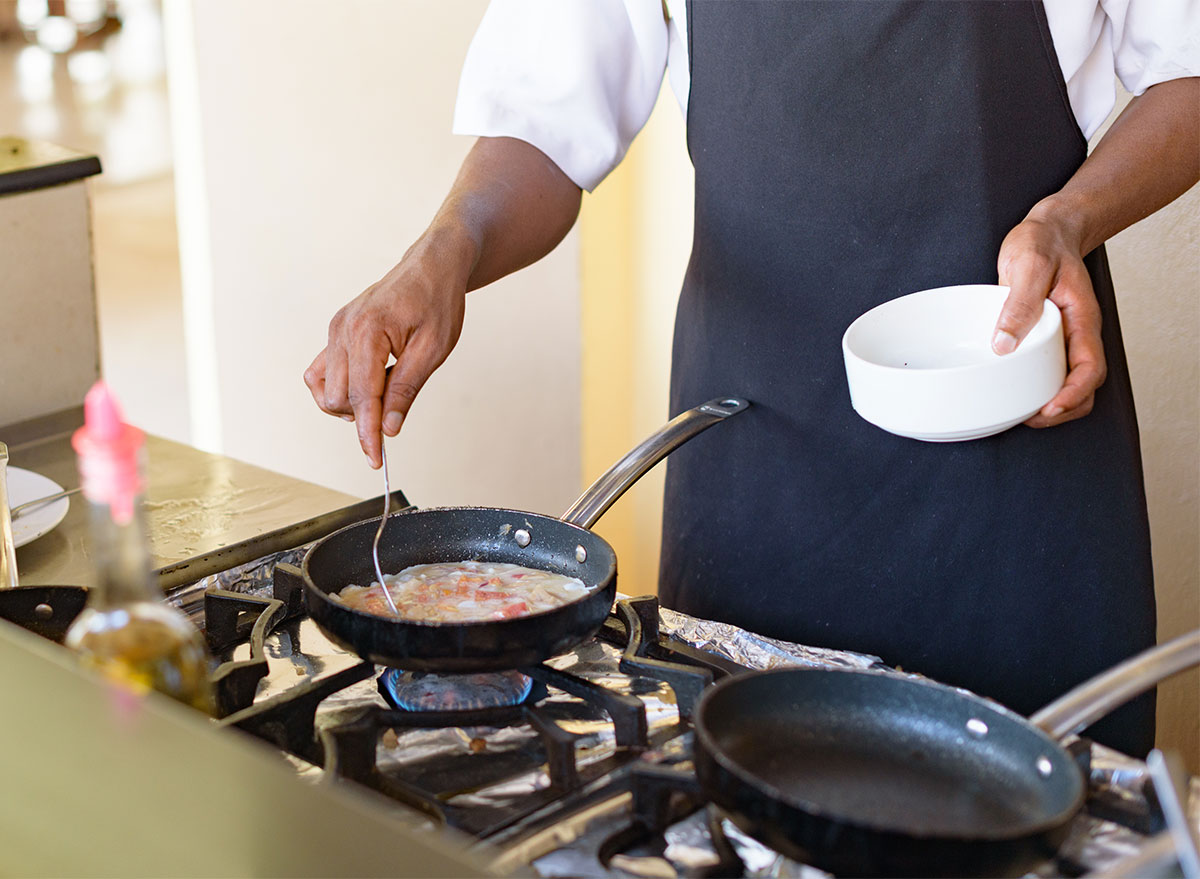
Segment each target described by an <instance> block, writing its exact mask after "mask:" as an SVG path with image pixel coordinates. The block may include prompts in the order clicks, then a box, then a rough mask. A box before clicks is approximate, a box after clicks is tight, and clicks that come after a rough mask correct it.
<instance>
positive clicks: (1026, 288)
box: [992, 227, 1055, 354]
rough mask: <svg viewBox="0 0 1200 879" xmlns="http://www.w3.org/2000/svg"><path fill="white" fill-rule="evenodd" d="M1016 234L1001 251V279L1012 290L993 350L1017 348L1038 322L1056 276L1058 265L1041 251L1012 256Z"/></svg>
mask: <svg viewBox="0 0 1200 879" xmlns="http://www.w3.org/2000/svg"><path fill="white" fill-rule="evenodd" d="M1018 228H1019V227H1018ZM1016 231H1017V230H1014V234H1015V233H1016ZM1012 238H1013V235H1010V236H1009V238H1007V239H1005V242H1004V246H1003V247H1002V248H1001V251H1000V252H1001V260H1000V265H999V269H1000V283H1001V284H1007V285H1008V287H1009V293H1008V298H1007V299H1005V300H1004V305H1003V307H1002V308H1001V309H1000V317H999V318H998V319H997V321H996V328H995V330H994V331H993V333H992V350H993V351H995V352H996V353H997V354H1011V353H1012V352H1013V351H1015V350H1017V346H1018V345H1019V344H1021V341H1022V340H1023V339H1024V338H1025V337H1026V336H1027V335H1029V331H1030V330H1032V329H1033V328H1034V326H1036V325H1037V322H1038V320H1039V319H1041V316H1042V311H1043V308H1044V306H1043V303H1044V302H1045V301H1046V298H1047V297H1048V296H1049V295H1050V290H1051V288H1052V287H1053V284H1054V280H1055V266H1054V265H1053V264H1052V262H1051V261H1050V260H1049V259H1047V258H1045V257H1044V256H1042V255H1041V254H1039V253H1037V252H1030V251H1025V252H1021V253H1019V254H1018V255H1016V256H1011V255H1010V251H1011V249H1012V246H1013V245H1011V244H1010V241H1011V240H1012ZM1006 257H1008V258H1007V259H1006Z"/></svg>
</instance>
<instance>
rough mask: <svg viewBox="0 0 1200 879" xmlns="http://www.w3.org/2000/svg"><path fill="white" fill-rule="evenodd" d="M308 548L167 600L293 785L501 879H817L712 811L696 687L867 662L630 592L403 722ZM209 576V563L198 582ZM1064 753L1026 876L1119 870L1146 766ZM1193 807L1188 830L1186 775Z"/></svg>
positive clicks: (1156, 827)
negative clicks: (330, 793)
mask: <svg viewBox="0 0 1200 879" xmlns="http://www.w3.org/2000/svg"><path fill="white" fill-rule="evenodd" d="M255 546H256V548H257V549H259V550H265V549H267V547H266V546H265V545H264V544H262V543H257V544H255ZM306 549H307V547H306V546H302V547H296V548H291V549H286V550H282V551H272V552H266V553H265V554H264V555H263V556H261V557H259V558H257V559H254V560H252V561H251V562H249V563H245V564H241V565H238V566H237V567H233V568H230V569H226V570H220V571H217V572H216V573H213V574H210V575H209V576H206V577H203V578H201V579H200V580H198V581H196V582H192V583H189V584H187V585H184V586H182V587H179V588H176V589H174V590H172V591H171V592H170V593H169V596H168V597H169V599H170V600H172V601H173V602H174V603H176V604H178V605H179V606H180V607H182V608H183V609H184V610H185V611H187V612H188V613H189V616H191V617H192V618H193V620H194V621H195V622H196V623H197V625H199V626H200V627H201V628H203V629H204V631H205V634H206V637H207V639H208V641H209V644H210V647H211V648H212V650H213V653H214V656H215V657H217V658H218V660H219V665H218V666H217V667H216V668H215V670H214V673H213V681H214V685H215V688H216V691H217V701H218V705H219V714H220V719H219V720H218V721H217V723H218V724H219V725H220V726H221V727H225V728H229V729H236V730H239V731H241V732H242V733H245V734H248V735H251V736H254V737H256V738H257V739H260V740H263V741H265V742H267V743H269V744H270V745H271V746H272V747H273V748H275V749H277V750H278V751H279V752H281V753H282V754H283V755H284V758H285V759H286V760H287V761H288V762H289V763H290V764H291V766H292V767H293V769H294V771H295V773H296V774H298V775H299V776H300V777H302V778H304V779H307V780H311V781H312V782H314V783H323V782H326V781H329V780H336V782H337V783H341V784H344V785H351V786H355V787H366V788H369V789H371V790H372V791H374V792H376V793H378V794H382V795H383V796H385V797H387V798H388V799H389V800H391V801H392V802H393V803H395V804H396V805H397V808H396V809H395V811H396V813H397V815H399V816H401V818H400V820H403V821H405V822H407V823H410V824H413V825H425V826H427V827H429V828H431V829H436V828H442V829H444V828H450V829H451V833H452V835H454V836H455V838H457V839H459V840H460V841H461V843H462V845H464V846H466V847H468V848H472V849H474V850H475V851H476V852H478V853H481V854H483V855H484V856H485V858H486V860H487V862H488V863H490V864H491V865H492V867H493V868H494V869H496V870H497V871H498V872H501V873H509V872H522V873H529V872H532V873H534V874H536V875H541V876H545V877H557V876H597V877H599V876H628V875H635V876H655V877H665V876H682V875H721V876H730V875H733V876H737V875H756V876H757V875H770V876H809V877H815V876H822V875H825V874H823V873H821V872H819V871H817V870H815V869H813V868H810V867H807V866H804V865H801V864H796V863H794V862H791V861H789V860H787V859H786V858H784V857H782V856H781V855H778V854H776V853H775V852H773V851H771V850H770V849H768V848H766V847H765V846H763V845H761V844H760V843H758V842H756V841H755V840H753V839H751V838H749V837H747V836H745V835H744V834H742V833H741V832H740V831H739V830H738V829H737V828H736V827H735V826H733V824H732V823H731V822H730V821H728V820H727V819H726V818H725V817H724V816H723V815H722V814H721V813H720V811H719V810H718V809H717V808H716V807H715V806H713V805H711V804H707V803H705V802H704V799H703V797H702V795H701V792H700V788H699V785H698V783H697V781H696V778H695V774H694V772H693V769H692V762H691V758H692V729H691V726H690V722H689V718H690V716H691V712H692V710H693V708H694V706H695V704H696V701H697V699H698V698H699V696H700V694H701V693H702V691H703V690H704V688H705V687H707V686H709V685H710V684H712V683H713V682H714V681H716V680H719V679H720V678H722V677H724V676H726V675H730V674H736V673H738V672H741V671H745V670H747V669H757V668H771V667H779V666H787V665H811V666H821V667H830V668H874V669H877V670H880V671H881V672H884V673H887V672H888V670H887V669H884V668H883V667H882V665H881V664H880V663H879V661H878V660H877V659H876V658H874V657H870V656H864V655H861V654H854V653H847V652H839V651H829V650H821V649H815V648H809V647H805V646H803V645H796V644H788V643H785V642H780V641H774V640H771V639H767V638H762V637H759V636H756V635H754V634H753V633H750V632H746V631H744V630H741V629H737V628H735V627H732V626H728V625H723V624H719V623H715V622H711V621H707V620H699V619H696V618H693V617H688V616H686V615H683V614H678V613H675V612H672V611H670V610H668V609H665V608H660V607H659V606H658V602H657V600H656V599H654V598H652V597H651V598H621V599H620V600H619V601H618V602H617V603H616V605H615V606H614V608H613V612H612V614H611V615H610V616H609V618H608V620H607V621H606V622H605V623H604V625H603V626H602V628H601V630H600V631H599V633H598V634H597V635H596V636H595V637H594V638H593V639H591V640H589V641H587V642H585V643H583V644H581V645H579V646H578V647H576V648H575V649H573V650H571V651H570V652H568V653H565V654H563V655H560V656H557V657H554V658H553V659H551V660H549V661H547V662H545V663H543V664H541V665H539V666H536V667H533V668H527V669H521V670H520V671H521V673H522V674H523V675H524V676H525V677H526V678H527V679H528V681H527V684H528V692H527V693H525V694H523V695H519V696H518V698H519V701H517V702H516V704H509V705H498V706H493V707H482V708H479V707H476V708H460V709H455V708H445V707H443V706H437V707H438V710H433V711H415V710H409V709H406V708H404V707H403V705H404V703H403V702H402V701H401V700H400V699H399V698H398V696H397V693H396V687H395V684H396V683H397V680H398V678H399V677H400V675H399V673H397V672H396V671H395V670H388V669H381V668H378V667H376V666H375V665H374V664H372V663H370V662H365V661H363V660H361V659H360V658H359V657H357V656H354V655H352V654H348V653H347V652H346V651H344V650H343V649H341V648H340V647H338V646H336V645H335V644H333V643H332V642H331V641H330V640H329V639H328V638H326V637H325V635H324V634H323V633H322V632H321V630H320V629H319V628H318V627H317V626H316V624H315V623H314V622H313V621H312V620H310V619H309V618H308V617H307V614H306V612H305V607H304V589H303V581H302V578H301V574H300V571H299V569H298V567H297V566H298V564H299V562H300V561H301V559H302V558H303V554H304V552H305V551H306ZM235 555H236V554H235ZM245 555H246V550H245V548H243V551H242V552H241V556H242V557H245ZM222 557H224V558H228V557H230V552H229V548H225V549H223V550H222ZM213 567H215V566H214V565H211V564H208V563H206V562H205V561H203V560H201V561H200V562H199V563H198V564H196V565H193V566H192V569H193V570H205V569H212V568H213ZM24 612H26V613H28V614H29V619H28V620H22V619H21V618H20V616H19V615H16V616H14V613H13V612H7V613H6V614H5V615H6V616H8V617H9V618H10V619H13V620H14V621H15V622H18V623H20V624H23V625H27V627H29V628H32V629H34V630H38V628H39V626H41V625H42V624H43V623H44V620H39V618H38V613H37V611H36V609H35V608H32V607H31V608H29V609H28V610H27V611H24ZM43 633H45V634H48V633H46V632H43ZM1070 747H1071V751H1072V753H1073V754H1075V755H1076V757H1077V759H1078V760H1079V761H1080V763H1081V765H1082V766H1083V767H1084V769H1085V771H1086V773H1087V775H1088V777H1089V778H1090V781H1091V785H1090V788H1091V789H1090V796H1089V801H1088V804H1087V808H1086V809H1085V810H1084V811H1083V812H1082V813H1081V814H1080V815H1079V816H1077V818H1076V819H1075V821H1074V824H1073V826H1072V831H1071V836H1070V838H1069V839H1068V840H1067V842H1066V843H1065V844H1064V845H1063V847H1062V848H1061V849H1060V851H1059V853H1058V855H1057V857H1056V858H1054V859H1052V860H1049V861H1047V862H1046V863H1045V864H1043V865H1041V866H1040V867H1039V868H1038V869H1037V870H1036V871H1035V872H1034V873H1033V874H1032V875H1036V876H1081V875H1089V874H1100V873H1108V872H1111V871H1117V870H1119V869H1120V867H1121V865H1122V864H1128V863H1131V862H1132V861H1133V860H1135V859H1137V858H1139V857H1144V856H1145V855H1146V854H1147V853H1148V852H1149V851H1150V850H1151V849H1152V847H1153V846H1154V845H1155V844H1157V843H1158V842H1160V841H1161V839H1162V831H1163V826H1164V825H1163V819H1162V816H1161V813H1160V812H1159V810H1158V808H1157V805H1156V802H1155V800H1154V798H1153V793H1152V788H1151V787H1150V784H1149V781H1148V773H1147V771H1146V768H1145V765H1144V764H1143V763H1141V762H1139V761H1136V760H1133V759H1131V758H1129V757H1126V756H1124V755H1121V754H1118V753H1116V752H1114V751H1111V750H1109V749H1106V748H1104V747H1102V746H1099V745H1095V744H1093V743H1090V742H1088V741H1086V740H1084V739H1078V740H1075V741H1074V742H1073V743H1072V744H1071V746H1070ZM1191 807H1192V808H1191V816H1192V818H1193V820H1195V819H1196V817H1197V815H1198V814H1200V788H1198V786H1197V785H1196V784H1195V782H1193V789H1192V797H1191Z"/></svg>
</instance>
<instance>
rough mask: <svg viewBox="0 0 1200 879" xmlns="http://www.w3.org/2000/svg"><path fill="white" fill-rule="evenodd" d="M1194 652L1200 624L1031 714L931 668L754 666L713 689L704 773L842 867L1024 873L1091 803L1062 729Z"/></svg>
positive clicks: (784, 845) (794, 849)
mask: <svg viewBox="0 0 1200 879" xmlns="http://www.w3.org/2000/svg"><path fill="white" fill-rule="evenodd" d="M1197 664H1200V630H1197V631H1196V632H1192V633H1191V634H1190V635H1186V636H1183V637H1181V638H1178V639H1176V640H1175V641H1172V642H1170V643H1168V644H1164V645H1162V646H1161V647H1157V648H1154V649H1152V650H1149V651H1146V652H1145V653H1143V654H1141V655H1140V656H1138V657H1135V658H1134V659H1132V660H1129V661H1128V662H1125V663H1122V664H1121V665H1119V666H1117V667H1116V668H1114V669H1112V670H1110V671H1108V672H1106V673H1104V674H1102V675H1100V676H1099V677H1097V678H1094V679H1093V680H1092V681H1090V682H1088V683H1086V684H1083V685H1081V686H1080V687H1077V688H1076V689H1074V690H1072V691H1071V692H1070V693H1068V694H1066V695H1065V696H1063V697H1062V698H1060V699H1059V700H1057V701H1056V702H1054V703H1053V704H1052V705H1049V706H1047V707H1046V708H1044V709H1042V710H1041V711H1040V712H1038V713H1037V714H1035V715H1034V716H1033V718H1032V719H1030V720H1026V719H1025V718H1023V717H1021V716H1020V715H1018V714H1016V713H1014V712H1011V711H1008V710H1007V709H1005V708H1003V707H1001V706H1000V705H998V704H997V703H995V702H991V701H989V700H986V699H982V698H980V697H978V696H974V695H972V694H970V693H967V692H966V691H963V690H958V689H955V688H953V687H948V686H946V685H943V684H937V683H934V682H932V681H928V680H924V679H917V678H911V677H900V676H896V675H887V674H883V673H880V672H870V671H844V670H825V669H812V668H787V669H779V670H773V671H765V672H752V673H750V674H746V675H740V676H736V677H732V678H726V679H725V680H724V681H722V682H720V683H719V684H717V685H716V686H714V687H711V688H710V689H708V690H707V691H706V692H705V694H704V695H703V697H702V698H701V700H700V703H699V705H698V706H697V709H696V712H695V717H694V722H695V726H696V771H697V775H698V776H699V778H700V783H701V786H702V787H703V789H704V792H705V794H706V795H707V796H708V797H710V798H711V799H712V800H713V802H715V803H716V804H717V805H718V806H721V807H722V808H723V809H724V810H725V811H726V812H728V813H729V816H730V817H731V818H732V819H733V820H734V822H735V823H736V824H738V826H740V827H741V828H742V829H743V830H745V831H746V832H747V833H749V834H750V835H752V836H754V837H756V838H758V839H760V840H761V841H762V842H764V843H766V844H767V845H769V846H771V847H772V848H774V849H776V850H777V851H780V852H782V853H783V854H785V855H787V856H789V857H791V858H794V859H795V860H798V861H801V862H802V863H805V864H810V865H812V866H815V867H819V868H821V869H823V870H828V871H830V872H832V873H834V874H836V875H839V876H970V875H984V876H1006V875H1020V874H1021V873H1024V872H1025V871H1027V870H1028V869H1029V868H1030V867H1031V866H1032V865H1033V864H1035V863H1036V862H1038V861H1039V860H1044V859H1045V858H1046V857H1048V856H1049V855H1052V854H1053V853H1054V852H1055V851H1056V850H1057V849H1058V847H1059V846H1060V845H1061V843H1062V842H1063V840H1064V839H1065V837H1066V835H1067V832H1068V830H1069V822H1070V820H1071V819H1072V818H1073V817H1074V816H1075V814H1076V812H1077V811H1078V810H1079V809H1080V808H1081V806H1082V805H1083V801H1084V797H1085V794H1086V780H1085V779H1084V778H1083V774H1082V772H1081V771H1080V769H1079V767H1078V765H1077V764H1076V763H1075V762H1074V760H1073V759H1072V758H1071V756H1070V754H1069V753H1068V752H1067V751H1066V750H1065V749H1064V748H1063V747H1062V745H1060V744H1059V742H1058V739H1061V738H1064V737H1066V736H1067V735H1070V734H1071V733H1073V732H1077V731H1078V730H1080V729H1082V728H1084V727H1085V726H1088V725H1090V724H1091V723H1093V722H1095V721H1096V720H1098V719H1099V718H1100V717H1102V716H1104V715H1105V714H1107V713H1108V712H1109V711H1111V710H1112V709H1113V708H1115V707H1117V706H1118V705H1120V704H1122V703H1124V702H1125V701H1127V700H1128V699H1130V698H1132V697H1133V696H1136V695H1138V694H1139V693H1141V692H1144V691H1145V690H1147V689H1149V688H1150V687H1152V686H1153V685H1154V684H1156V683H1157V682H1158V681H1160V680H1162V679H1164V678H1166V677H1169V676H1170V675H1171V674H1174V673H1176V672H1178V671H1182V670H1183V669H1185V668H1188V667H1190V666H1193V665H1197Z"/></svg>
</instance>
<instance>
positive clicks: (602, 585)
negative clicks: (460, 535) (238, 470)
mask: <svg viewBox="0 0 1200 879" xmlns="http://www.w3.org/2000/svg"><path fill="white" fill-rule="evenodd" d="M469 512H488V513H506V514H510V515H513V516H532V517H534V518H535V519H540V520H543V521H547V522H553V523H555V524H556V525H562V526H565V527H567V528H569V529H573V530H574V531H577V532H579V533H581V534H585V535H587V539H588V540H593V541H596V543H597V544H598V546H599V547H600V548H601V549H602V550H603V552H605V553H606V555H607V559H606V561H607V564H606V567H605V573H604V576H603V577H601V578H599V579H598V580H597V581H596V582H595V583H594V584H591V585H588V584H585V585H586V586H587V589H586V591H585V592H584V593H583V595H581V596H579V597H578V598H576V599H574V600H573V601H569V602H567V603H566V604H560V605H558V606H557V607H551V608H548V609H546V610H540V611H538V612H537V613H530V614H522V615H521V616H517V617H512V618H511V621H515V620H532V619H537V618H538V617H543V616H547V615H549V614H553V613H558V612H560V611H562V610H563V609H564V608H568V607H572V606H573V605H576V604H581V603H583V602H585V601H588V600H590V599H593V598H594V597H595V596H596V594H597V593H600V592H603V591H605V589H606V588H607V587H608V586H611V587H612V590H613V592H614V594H615V592H616V578H617V553H616V550H615V549H613V547H612V544H610V543H609V542H608V541H607V540H605V539H604V538H603V537H601V536H600V535H599V534H597V533H596V532H595V531H592V530H591V529H589V528H584V527H582V526H581V525H576V524H575V523H573V522H566V521H564V520H562V519H559V518H558V517H556V516H551V515H548V514H546V513H533V512H529V511H527V510H515V509H509V508H506V507H480V506H450V507H417V506H415V505H410V506H408V507H405V508H404V509H402V510H397V511H395V512H393V513H389V514H388V517H387V518H388V519H393V518H396V517H399V516H410V515H415V514H418V513H469ZM382 518H383V516H382V515H380V516H373V517H372V518H370V519H363V520H361V521H358V522H352V523H350V524H349V525H344V526H342V527H341V528H339V529H338V530H337V531H334V532H332V533H330V534H326V535H325V536H324V537H322V538H321V539H320V540H318V541H316V542H315V543H314V544H313V545H312V546H310V547H309V548H308V551H307V552H305V553H304V558H303V559H302V560H301V563H300V571H301V573H302V575H303V579H304V587H305V590H306V591H307V590H311V591H313V592H316V593H317V594H318V595H320V597H321V601H323V602H325V603H326V604H328V605H331V606H333V607H334V608H336V609H337V610H339V611H344V612H347V613H350V614H353V615H354V616H357V617H364V618H366V619H370V620H382V621H383V622H387V623H395V624H398V625H403V626H419V627H422V628H426V629H444V630H446V631H451V630H454V631H458V630H469V629H472V628H475V627H483V626H495V625H497V624H500V623H506V622H510V620H507V619H505V620H468V621H463V622H429V621H427V620H409V619H405V618H403V617H388V616H383V615H382V614H375V613H369V612H367V611H363V610H358V609H356V608H353V607H350V606H349V605H346V604H343V603H341V602H340V601H338V600H336V599H334V598H332V597H331V593H330V592H327V591H325V590H324V589H322V588H321V587H320V586H318V585H317V582H316V580H314V579H313V577H312V574H311V573H309V567H308V563H309V559H310V558H311V557H312V554H313V553H314V552H316V551H317V550H318V549H319V548H320V547H322V546H324V545H325V544H326V543H327V542H330V541H332V540H333V539H334V538H335V537H337V536H338V535H340V534H342V533H344V532H347V531H350V530H353V529H356V528H361V527H363V526H365V525H374V526H375V527H376V528H377V527H378V525H379V520H380V519H382ZM526 524H528V523H526ZM588 552H589V555H590V554H591V549H589V550H588ZM447 561H461V559H448V560H447ZM436 563H437V562H436V561H430V562H422V563H421V564H436ZM542 570H544V569H542ZM385 576H386V575H385ZM349 585H356V584H349V583H347V584H346V586H349ZM341 588H343V589H344V588H346V587H345V586H343V587H341ZM609 604H610V605H611V604H612V601H610V602H609ZM310 613H311V611H310Z"/></svg>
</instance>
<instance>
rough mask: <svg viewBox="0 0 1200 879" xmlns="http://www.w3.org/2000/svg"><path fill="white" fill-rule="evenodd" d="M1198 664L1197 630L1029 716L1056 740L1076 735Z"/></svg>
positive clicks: (1199, 634) (1199, 642)
mask: <svg viewBox="0 0 1200 879" xmlns="http://www.w3.org/2000/svg"><path fill="white" fill-rule="evenodd" d="M1196 665H1200V629H1196V630H1195V631H1194V632H1189V633H1188V634H1186V635H1180V636H1179V637H1178V638H1176V639H1175V640H1173V641H1168V642H1167V643H1166V644H1160V645H1159V646H1157V647H1152V648H1150V649H1149V650H1146V651H1144V652H1143V653H1139V654H1138V655H1137V656H1134V657H1132V658H1131V659H1127V660H1125V661H1124V662H1122V663H1121V664H1120V665H1117V666H1114V667H1113V668H1111V669H1109V670H1108V671H1106V672H1103V673H1102V674H1099V675H1097V676H1096V677H1094V678H1092V679H1091V680H1089V681H1084V682H1083V683H1082V684H1080V685H1079V686H1078V687H1076V688H1075V689H1073V690H1071V691H1070V692H1068V693H1066V694H1065V695H1063V696H1060V697H1059V698H1057V699H1055V700H1054V701H1053V702H1051V703H1050V704H1049V705H1047V706H1046V707H1045V708H1043V709H1042V710H1041V711H1039V712H1037V713H1036V714H1034V715H1033V716H1032V717H1030V718H1029V719H1030V721H1032V722H1033V723H1034V724H1036V725H1037V726H1040V727H1041V728H1042V729H1043V730H1045V731H1046V732H1047V733H1049V734H1050V735H1052V736H1053V737H1054V738H1056V739H1061V738H1063V737H1065V736H1069V735H1071V734H1072V733H1077V732H1079V731H1080V730H1081V729H1083V728H1084V727H1086V726H1090V725H1091V724H1093V723H1095V722H1096V721H1097V720H1099V719H1100V718H1102V717H1104V716H1105V715H1106V714H1108V713H1109V712H1110V711H1112V710H1113V709H1114V708H1118V707H1120V706H1121V705H1124V704H1125V703H1126V702H1128V701H1129V700H1130V699H1132V698H1133V697H1134V696H1140V695H1141V694H1142V693H1144V692H1146V691H1147V690H1149V689H1150V688H1151V687H1153V686H1154V685H1155V684H1157V683H1159V682H1160V681H1164V680H1166V679H1167V678H1169V677H1171V675H1174V674H1178V673H1179V672H1181V671H1185V670H1186V669H1189V668H1192V667H1193V666H1196Z"/></svg>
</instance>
